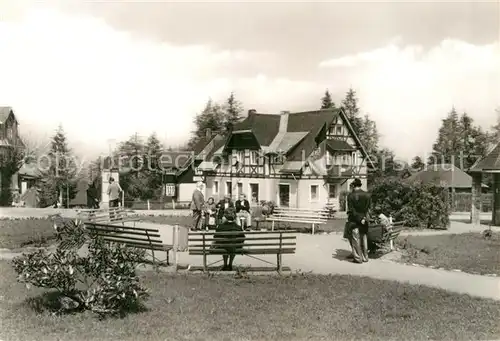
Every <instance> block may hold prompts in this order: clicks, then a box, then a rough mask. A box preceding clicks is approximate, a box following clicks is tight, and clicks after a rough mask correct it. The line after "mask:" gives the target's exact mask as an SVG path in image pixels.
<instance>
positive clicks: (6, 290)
mask: <svg viewBox="0 0 500 341" xmlns="http://www.w3.org/2000/svg"><path fill="white" fill-rule="evenodd" d="M0 273H1V278H2V280H1V281H0V292H1V293H2V295H3V296H1V300H0V307H1V309H0V310H1V311H2V315H3V318H2V328H1V330H0V339H2V340H11V341H14V340H28V339H30V340H62V339H64V340H67V341H71V340H89V341H91V340H120V341H128V340H130V341H132V340H134V341H135V340H285V339H286V340H305V339H308V340H330V339H337V340H348V339H351V340H353V339H370V340H406V339H412V340H428V339H449V340H473V339H476V340H478V339H497V338H499V337H500V325H499V324H498V321H499V319H500V303H499V302H496V301H491V300H484V299H477V298H472V297H469V296H467V295H458V294H452V293H447V292H445V291H442V290H438V289H432V288H428V287H423V286H411V285H408V284H402V283H397V282H390V281H381V280H376V279H370V278H365V277H353V276H302V275H298V276H291V277H276V276H255V277H250V278H246V279H236V278H232V277H227V276H215V277H211V278H210V277H207V276H202V275H192V276H185V275H178V276H175V275H172V274H166V273H155V272H144V273H143V274H142V275H141V276H142V277H143V280H144V283H145V285H146V286H147V287H148V288H150V289H151V292H152V296H151V298H150V299H149V300H148V301H147V302H146V307H147V310H146V311H145V312H141V313H134V314H130V315H128V316H127V317H125V318H123V319H107V320H104V321H99V320H98V319H97V318H96V317H95V316H94V315H92V314H90V313H82V314H76V315H63V316H53V315H52V314H51V313H50V311H44V310H43V309H42V310H41V309H40V308H41V306H40V299H39V298H40V297H42V296H43V295H42V294H43V293H44V292H46V291H44V290H42V289H39V288H35V289H31V290H27V289H26V288H25V287H24V286H23V285H21V284H18V283H16V282H15V274H14V271H13V270H12V269H11V267H10V265H9V264H8V263H7V262H0ZM43 297H46V298H47V297H50V296H43Z"/></svg>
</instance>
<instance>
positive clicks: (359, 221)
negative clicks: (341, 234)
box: [347, 178, 371, 263]
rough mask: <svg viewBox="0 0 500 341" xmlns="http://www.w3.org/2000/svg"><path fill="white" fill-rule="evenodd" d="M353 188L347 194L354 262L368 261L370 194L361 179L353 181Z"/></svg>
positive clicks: (348, 220)
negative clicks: (362, 186)
mask: <svg viewBox="0 0 500 341" xmlns="http://www.w3.org/2000/svg"><path fill="white" fill-rule="evenodd" d="M352 187H353V190H352V192H351V193H349V195H348V196H347V205H348V211H347V222H348V224H349V231H348V232H349V236H350V242H351V248H352V255H353V258H354V260H353V261H354V263H363V262H368V219H369V216H368V215H369V210H370V205H371V198H370V195H369V194H368V193H367V192H365V191H363V190H362V189H361V180H359V179H358V178H356V179H354V181H353V182H352Z"/></svg>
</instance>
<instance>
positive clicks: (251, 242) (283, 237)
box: [188, 231, 297, 253]
mask: <svg viewBox="0 0 500 341" xmlns="http://www.w3.org/2000/svg"><path fill="white" fill-rule="evenodd" d="M216 233H217V238H216V239H214V235H215V234H216ZM244 233H245V238H244V240H245V242H244V244H243V245H244V247H245V248H246V249H252V250H254V251H258V250H261V251H263V252H265V251H266V250H269V249H273V250H278V253H279V250H282V251H283V252H287V251H288V252H289V251H295V249H296V240H297V237H296V236H295V235H294V234H295V233H297V231H277V232H274V231H250V232H244ZM224 236H228V238H227V239H225V238H223V237H224ZM231 236H234V232H213V231H209V232H190V233H189V238H188V249H189V252H190V253H200V252H207V253H208V251H209V249H210V247H211V245H212V242H214V241H215V240H217V241H218V242H221V241H223V242H224V246H227V247H239V246H241V242H239V243H238V242H235V243H236V244H229V242H230V241H233V240H234V239H232V238H231ZM233 238H234V237H233Z"/></svg>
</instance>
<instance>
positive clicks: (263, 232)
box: [189, 230, 299, 236]
mask: <svg viewBox="0 0 500 341" xmlns="http://www.w3.org/2000/svg"><path fill="white" fill-rule="evenodd" d="M235 232H239V231H228V232H216V231H206V232H189V236H204V235H205V236H213V235H214V234H216V233H217V235H220V236H232V235H234V234H235ZM242 232H243V233H245V236H252V235H257V234H263V235H266V234H274V235H279V234H287V233H288V234H290V233H299V231H296V230H287V231H242Z"/></svg>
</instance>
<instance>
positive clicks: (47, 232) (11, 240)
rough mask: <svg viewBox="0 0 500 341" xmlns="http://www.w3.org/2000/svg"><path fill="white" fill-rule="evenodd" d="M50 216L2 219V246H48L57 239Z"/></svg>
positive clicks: (0, 221) (0, 245)
mask: <svg viewBox="0 0 500 341" xmlns="http://www.w3.org/2000/svg"><path fill="white" fill-rule="evenodd" d="M55 237H56V236H55V230H54V223H53V222H52V221H51V220H50V219H49V218H26V219H0V248H2V249H3V248H5V249H20V248H23V247H27V246H33V247H41V246H48V245H50V244H52V243H53V242H54V241H55Z"/></svg>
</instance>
